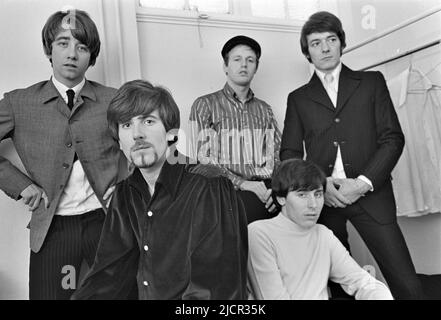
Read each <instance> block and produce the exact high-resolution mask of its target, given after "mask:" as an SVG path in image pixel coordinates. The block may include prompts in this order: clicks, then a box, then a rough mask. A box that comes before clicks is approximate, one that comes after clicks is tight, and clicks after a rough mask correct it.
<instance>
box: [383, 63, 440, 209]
mask: <svg viewBox="0 0 441 320" xmlns="http://www.w3.org/2000/svg"><path fill="white" fill-rule="evenodd" d="M387 85H388V88H389V91H390V93H391V98H392V101H393V103H394V106H395V110H396V112H397V114H398V118H399V120H400V124H401V127H402V129H403V132H404V136H405V139H406V144H405V146H404V150H403V154H402V155H401V157H400V159H399V161H398V163H397V165H396V167H395V169H394V170H393V171H392V178H393V180H392V185H393V188H394V194H395V198H396V201H397V215H398V216H408V217H415V216H421V215H424V214H428V213H434V212H440V211H441V105H440V102H441V91H440V90H439V89H438V88H437V87H434V86H433V85H432V83H431V81H430V80H429V79H428V78H427V77H425V76H424V74H423V73H421V72H420V71H418V70H416V69H410V68H408V69H406V70H405V71H404V72H402V73H401V74H399V75H398V76H397V77H395V78H393V79H391V80H390V81H388V82H387Z"/></svg>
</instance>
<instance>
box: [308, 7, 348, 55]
mask: <svg viewBox="0 0 441 320" xmlns="http://www.w3.org/2000/svg"><path fill="white" fill-rule="evenodd" d="M315 32H334V33H335V34H336V35H337V37H338V38H339V39H340V43H341V48H340V50H341V52H340V54H341V53H342V52H343V49H344V48H345V47H346V35H345V32H344V30H343V26H342V24H341V21H340V19H338V18H337V17H336V16H334V15H333V14H332V13H329V12H327V11H319V12H316V13H314V14H313V15H312V16H310V17H309V19H308V21H306V22H305V24H304V25H303V27H302V32H301V35H300V47H301V48H302V52H303V54H304V55H305V57H306V59H308V61H309V62H312V60H311V57H310V56H309V51H308V41H307V40H306V36H308V35H310V34H311V33H315Z"/></svg>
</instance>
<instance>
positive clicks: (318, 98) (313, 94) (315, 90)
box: [307, 72, 335, 111]
mask: <svg viewBox="0 0 441 320" xmlns="http://www.w3.org/2000/svg"><path fill="white" fill-rule="evenodd" d="M307 94H308V96H309V98H310V99H311V100H313V101H315V102H317V103H319V104H321V105H323V106H325V107H326V108H328V109H330V110H332V111H335V108H334V105H333V104H332V101H331V99H330V98H329V96H328V94H327V93H326V90H325V88H324V87H323V84H322V82H321V81H320V79H319V77H318V76H317V74H316V73H315V72H314V74H313V75H312V77H311V80H310V81H309V84H308V89H307Z"/></svg>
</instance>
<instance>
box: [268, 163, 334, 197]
mask: <svg viewBox="0 0 441 320" xmlns="http://www.w3.org/2000/svg"><path fill="white" fill-rule="evenodd" d="M320 187H323V190H324V191H326V175H325V173H324V172H323V170H322V169H320V167H319V166H317V165H316V164H315V163H313V162H311V161H307V160H301V159H288V160H284V161H282V163H281V164H280V166H279V167H278V168H277V169H276V171H275V172H274V174H273V178H272V189H273V193H274V194H275V195H276V196H277V197H283V198H286V196H287V195H288V192H290V191H312V190H315V189H318V188H320Z"/></svg>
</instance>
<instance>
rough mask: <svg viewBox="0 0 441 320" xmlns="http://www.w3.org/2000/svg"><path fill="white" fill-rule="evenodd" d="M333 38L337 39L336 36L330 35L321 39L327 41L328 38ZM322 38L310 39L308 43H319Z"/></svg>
mask: <svg viewBox="0 0 441 320" xmlns="http://www.w3.org/2000/svg"><path fill="white" fill-rule="evenodd" d="M334 37H338V36H337V35H336V34H331V35H329V36H327V37H326V38H323V39H329V38H334ZM323 39H322V38H314V39H311V40H310V41H309V42H310V43H311V42H314V41H321V40H323Z"/></svg>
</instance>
